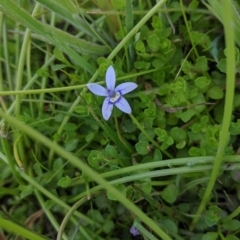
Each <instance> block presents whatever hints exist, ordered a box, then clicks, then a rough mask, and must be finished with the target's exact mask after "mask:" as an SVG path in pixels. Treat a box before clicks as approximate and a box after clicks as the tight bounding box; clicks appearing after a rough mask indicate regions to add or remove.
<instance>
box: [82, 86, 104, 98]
mask: <svg viewBox="0 0 240 240" xmlns="http://www.w3.org/2000/svg"><path fill="white" fill-rule="evenodd" d="M87 87H88V89H89V90H90V91H91V92H92V93H94V94H96V95H98V96H103V97H107V96H108V92H107V89H106V88H104V87H103V86H101V85H99V84H97V83H88V84H87Z"/></svg>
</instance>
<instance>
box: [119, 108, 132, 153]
mask: <svg viewBox="0 0 240 240" xmlns="http://www.w3.org/2000/svg"><path fill="white" fill-rule="evenodd" d="M114 121H115V127H116V130H117V135H118V138H119V140H120V141H121V143H122V144H123V145H124V147H125V148H126V149H127V150H128V151H129V152H130V153H132V154H133V149H132V148H130V147H129V145H128V144H127V143H126V141H125V139H124V138H123V137H122V135H121V133H120V130H119V126H118V120H117V116H116V111H115V110H114Z"/></svg>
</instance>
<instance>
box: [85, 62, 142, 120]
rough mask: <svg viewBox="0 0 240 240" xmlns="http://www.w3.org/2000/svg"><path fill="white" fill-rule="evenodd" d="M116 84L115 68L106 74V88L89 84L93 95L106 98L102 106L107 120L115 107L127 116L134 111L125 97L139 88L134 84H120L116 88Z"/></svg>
mask: <svg viewBox="0 0 240 240" xmlns="http://www.w3.org/2000/svg"><path fill="white" fill-rule="evenodd" d="M115 83H116V74H115V71H114V68H113V67H112V66H110V67H109V68H108V69H107V72H106V85H107V87H106V88H104V87H102V86H101V85H99V84H97V83H88V84H87V87H88V89H89V90H90V91H91V92H92V93H94V94H95V95H97V96H103V97H106V98H105V100H104V102H103V105H102V115H103V118H104V119H105V120H108V119H109V118H110V116H111V114H112V110H113V106H114V105H115V106H116V107H117V108H118V109H120V110H121V111H122V112H125V113H127V114H131V113H132V109H131V107H130V105H129V103H128V102H127V100H126V99H125V98H124V97H123V95H124V94H126V93H129V92H131V91H133V90H134V89H135V88H137V84H136V83H133V82H126V83H121V84H119V85H118V86H117V87H116V88H115Z"/></svg>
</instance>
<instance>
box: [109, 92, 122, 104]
mask: <svg viewBox="0 0 240 240" xmlns="http://www.w3.org/2000/svg"><path fill="white" fill-rule="evenodd" d="M120 97H121V94H120V93H119V92H115V93H114V94H113V95H112V96H111V97H110V102H111V103H115V102H116V101H117V100H118V99H119V98H120Z"/></svg>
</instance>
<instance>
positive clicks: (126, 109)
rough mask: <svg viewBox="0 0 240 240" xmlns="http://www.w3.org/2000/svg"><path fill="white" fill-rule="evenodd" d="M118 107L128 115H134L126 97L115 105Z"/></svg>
mask: <svg viewBox="0 0 240 240" xmlns="http://www.w3.org/2000/svg"><path fill="white" fill-rule="evenodd" d="M115 105H116V107H117V108H119V109H120V110H121V111H122V112H125V113H127V114H131V113H132V109H131V107H130V105H129V103H128V102H127V100H126V99H125V98H124V97H121V98H120V99H119V101H117V102H116V103H115Z"/></svg>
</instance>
